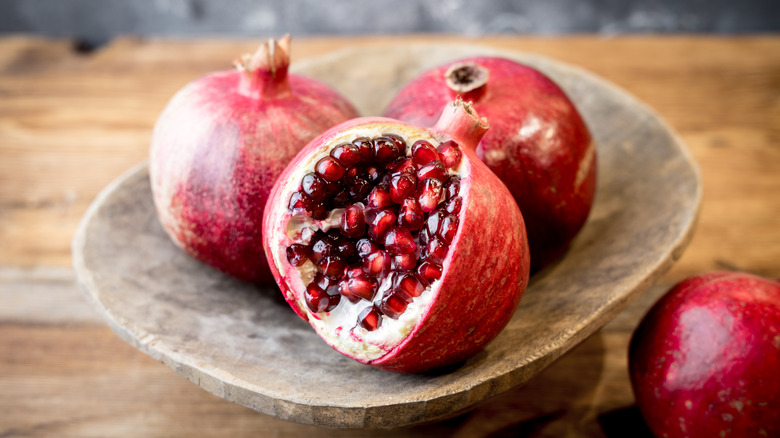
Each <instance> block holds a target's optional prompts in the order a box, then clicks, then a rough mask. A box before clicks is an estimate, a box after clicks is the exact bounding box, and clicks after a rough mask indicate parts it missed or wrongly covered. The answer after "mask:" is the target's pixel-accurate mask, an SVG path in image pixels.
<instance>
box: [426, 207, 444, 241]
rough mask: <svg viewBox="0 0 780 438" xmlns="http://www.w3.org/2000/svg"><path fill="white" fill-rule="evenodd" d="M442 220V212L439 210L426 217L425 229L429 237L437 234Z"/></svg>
mask: <svg viewBox="0 0 780 438" xmlns="http://www.w3.org/2000/svg"><path fill="white" fill-rule="evenodd" d="M442 219H444V212H442V211H441V210H436V211H435V212H433V213H431V215H430V216H428V220H427V221H426V222H425V229H426V230H427V231H428V235H429V237H433V236H435V235H436V233H438V232H439V226H440V225H441V220H442Z"/></svg>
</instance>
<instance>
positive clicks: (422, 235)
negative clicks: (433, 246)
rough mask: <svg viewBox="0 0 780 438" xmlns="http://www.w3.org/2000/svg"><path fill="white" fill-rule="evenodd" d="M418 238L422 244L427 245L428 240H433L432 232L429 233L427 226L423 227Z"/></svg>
mask: <svg viewBox="0 0 780 438" xmlns="http://www.w3.org/2000/svg"><path fill="white" fill-rule="evenodd" d="M417 240H419V241H420V246H421V247H422V246H425V245H427V244H428V242H429V241H430V240H431V234H430V233H428V229H427V228H423V229H422V230H420V234H419V235H418V236H417Z"/></svg>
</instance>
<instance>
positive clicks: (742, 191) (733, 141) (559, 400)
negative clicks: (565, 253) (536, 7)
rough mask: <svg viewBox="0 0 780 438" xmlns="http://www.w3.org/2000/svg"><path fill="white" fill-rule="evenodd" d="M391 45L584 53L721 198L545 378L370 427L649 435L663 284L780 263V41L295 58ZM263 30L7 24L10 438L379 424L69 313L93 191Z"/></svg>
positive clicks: (2, 76)
mask: <svg viewBox="0 0 780 438" xmlns="http://www.w3.org/2000/svg"><path fill="white" fill-rule="evenodd" d="M377 42H382V43H387V42H394V43H398V44H406V43H409V42H468V43H479V44H487V45H490V46H493V47H496V48H503V49H509V50H519V51H527V52H534V53H538V54H541V55H544V56H548V57H551V58H554V59H558V60H561V61H564V62H567V63H571V64H575V65H579V66H581V67H583V68H585V69H587V70H589V71H591V72H593V73H595V74H597V75H599V76H601V77H603V78H605V79H607V80H609V81H611V82H613V83H616V84H617V85H619V86H621V87H623V88H624V89H626V90H627V91H628V92H630V93H631V94H633V95H634V96H636V97H637V98H639V99H640V100H642V101H644V102H645V103H646V104H648V105H649V106H650V107H652V108H653V109H654V110H655V111H656V112H657V113H658V114H660V115H661V116H662V117H663V118H665V119H666V120H667V122H669V124H670V125H671V126H672V127H673V128H674V129H676V130H677V132H678V133H679V135H680V136H681V137H682V139H683V140H684V141H685V143H686V144H687V145H688V147H689V149H690V150H691V151H692V153H693V155H694V157H695V159H696V160H697V162H698V163H699V165H700V168H701V172H702V176H703V182H704V198H703V203H702V209H701V214H700V219H699V224H698V227H697V232H696V235H695V236H694V238H693V241H692V242H691V245H690V246H689V248H688V249H687V250H686V252H685V253H684V254H683V257H682V258H681V259H680V260H679V261H678V263H677V264H676V265H675V266H674V267H673V268H672V269H671V270H670V271H669V272H668V273H667V274H666V275H665V276H664V277H663V278H662V281H661V283H660V285H659V287H658V288H654V289H652V290H651V291H650V292H648V293H646V294H644V295H643V296H642V297H641V299H640V301H639V302H637V303H635V304H634V305H632V306H631V307H630V308H629V309H627V310H626V311H625V312H623V313H622V314H621V315H620V316H619V317H618V319H616V320H614V321H613V322H612V323H610V324H609V325H607V326H606V327H605V328H604V329H602V330H601V331H600V332H598V334H597V335H594V336H593V337H591V338H589V339H588V340H587V341H586V342H585V343H583V344H582V345H580V347H578V348H577V349H575V350H574V351H572V352H571V353H569V354H568V355H566V356H565V357H563V358H562V359H561V360H559V361H558V362H556V363H555V364H553V365H552V366H551V367H550V368H548V369H547V370H546V371H545V372H543V373H542V374H541V375H539V376H537V378H535V379H534V380H532V381H531V382H529V383H528V384H527V385H525V386H523V387H520V388H517V389H515V390H513V391H511V392H510V393H508V394H507V395H506V397H503V396H502V397H501V398H499V399H495V400H492V401H489V402H488V403H487V404H485V405H483V406H481V407H480V408H478V409H477V410H475V411H473V412H472V413H470V414H469V415H467V416H464V417H459V418H457V419H454V420H450V421H447V422H444V423H437V424H436V425H432V426H425V427H420V428H413V429H404V430H401V431H388V432H379V433H373V434H372V435H371V436H422V435H428V436H459V437H465V436H516V435H521V436H522V435H527V436H562V435H564V436H566V435H568V436H625V435H626V433H623V434H620V433H619V432H620V430H623V431H625V430H626V429H621V427H625V426H626V425H628V426H630V427H632V428H633V429H631V430H634V431H635V430H636V429H635V428H636V425H637V424H640V425H641V421H640V420H639V419H638V417H637V415H636V412H635V411H634V410H633V409H632V408H631V406H632V404H633V397H632V395H631V392H630V387H629V385H628V377H627V374H626V365H625V351H626V345H627V342H628V338H629V336H630V332H631V330H633V327H635V326H636V324H637V322H638V320H639V318H640V317H641V315H642V314H643V313H644V312H645V311H646V309H647V307H648V306H649V305H650V304H651V303H652V302H653V300H654V298H657V297H658V296H659V295H660V293H661V292H662V291H663V290H664V289H665V288H666V287H668V286H669V285H670V284H671V283H673V282H676V281H678V280H680V279H682V278H683V277H685V276H686V275H690V274H693V273H696V272H701V271H705V270H710V269H716V268H724V267H727V268H734V269H743V270H749V271H752V272H756V273H759V274H763V275H769V276H774V277H780V266H779V265H778V263H777V260H780V227H778V226H777V223H778V222H777V217H778V216H779V215H780V197H778V196H777V193H778V191H780V176H778V175H780V172H778V170H780V169H779V168H778V164H777V163H778V162H780V160H778V159H779V158H780V148H778V146H777V145H778V144H780V37H777V36H766V37H760V36H759V37H735V38H723V37H717V38H708V37H619V38H602V37H596V36H577V37H566V38H532V37H503V38H484V39H479V40H467V39H462V38H454V37H421V36H405V37H393V38H379V37H377V38H355V39H339V38H328V39H299V40H297V41H296V42H295V44H296V45H295V47H294V51H293V62H296V61H299V60H303V59H306V58H308V57H312V56H315V55H319V54H322V53H325V52H328V51H333V50H337V49H340V48H344V47H348V46H356V45H357V46H360V45H368V44H376V43H377ZM257 44H259V41H256V40H253V41H250V40H239V41H235V40H234V41H214V40H206V41H155V40H152V41H144V40H138V39H134V38H124V39H119V40H116V41H114V42H113V43H111V44H110V45H109V46H107V47H106V48H104V49H102V50H100V51H98V52H95V53H92V54H89V55H83V54H78V53H77V52H75V51H74V50H72V46H71V44H70V43H69V42H67V41H61V40H44V39H36V38H28V37H3V38H2V39H0V269H1V270H2V275H0V303H2V307H3V312H0V331H2V334H0V388H1V389H2V391H0V392H2V395H0V412H1V413H0V436H14V437H15V436H87V437H91V436H106V435H110V436H138V435H145V436H191V435H193V434H195V433H197V434H198V435H200V436H225V435H227V436H249V435H252V436H257V435H269V436H300V435H302V434H311V435H314V436H366V435H365V434H363V433H362V432H351V431H350V432H346V433H345V432H344V431H338V432H336V431H332V430H329V429H319V428H315V427H313V426H302V425H299V424H295V423H289V422H284V421H281V420H276V419H273V418H271V417H268V416H265V415H262V414H257V413H255V412H254V411H251V410H249V409H246V408H243V407H240V406H237V405H234V404H231V403H228V402H226V401H224V400H222V399H220V398H217V397H214V396H211V395H210V394H208V393H206V392H205V391H203V390H201V389H200V388H198V387H196V386H195V385H192V384H191V383H189V382H187V381H185V380H184V379H182V378H181V377H179V376H178V375H176V374H175V373H172V372H171V371H170V370H169V369H168V368H167V367H165V366H163V365H161V364H159V363H157V362H155V361H154V360H152V359H150V358H148V357H147V356H145V355H143V354H142V353H139V352H137V351H136V350H134V349H132V348H131V347H129V346H128V345H126V344H125V343H123V342H122V341H120V340H119V339H117V338H116V336H115V335H114V334H113V333H111V332H110V330H109V329H108V328H106V327H104V326H103V325H102V323H99V322H98V318H97V317H96V316H94V315H93V316H91V317H90V316H84V315H88V314H90V310H89V308H88V307H84V308H81V310H77V309H74V310H72V312H73V313H72V315H76V316H74V317H72V318H70V319H69V318H68V317H67V315H68V314H69V313H66V314H65V315H63V312H57V311H56V310H55V309H57V308H61V306H62V304H61V303H62V302H63V301H61V300H62V299H63V298H64V297H71V298H72V299H73V300H81V299H83V298H81V294H80V293H79V292H78V291H77V290H76V288H75V286H73V279H72V277H69V276H68V274H69V269H68V267H69V266H70V263H71V259H70V247H69V246H70V240H71V238H72V236H73V232H74V230H75V229H76V226H77V224H78V221H79V219H80V218H81V216H82V215H83V213H84V211H85V210H86V208H87V205H88V204H89V202H90V201H91V200H92V199H93V198H94V197H95V195H96V194H97V192H98V191H99V190H100V189H101V188H102V187H104V186H105V185H106V184H107V183H108V182H110V181H111V180H113V179H114V178H115V177H116V176H117V175H119V174H120V173H121V172H123V171H125V170H126V169H129V168H130V167H132V166H133V165H135V164H136V163H138V162H139V161H141V160H143V159H144V158H145V156H146V153H147V149H148V140H149V135H150V130H151V126H152V125H153V123H154V120H155V118H156V117H157V115H158V114H159V112H160V111H161V110H162V107H163V105H164V104H165V102H166V101H167V100H168V99H169V98H170V96H171V95H172V94H173V92H174V91H175V90H177V89H178V88H179V87H181V86H182V85H183V84H184V83H185V82H187V81H189V80H192V79H194V78H196V77H198V76H199V75H201V74H204V73H206V72H208V71H211V70H215V69H223V68H228V66H229V62H230V60H232V59H233V57H234V56H235V55H236V54H238V53H241V52H245V51H251V50H253V49H254V48H255V46H256V45H257ZM58 272H59V274H58ZM53 278H54V279H53ZM56 278H59V280H57V279H56ZM47 305H48V306H49V307H47ZM76 307H78V306H76ZM80 312H83V315H81V316H77V315H78V314H79V313H80ZM48 315H53V316H52V317H51V319H49V318H48ZM632 436H633V435H632Z"/></svg>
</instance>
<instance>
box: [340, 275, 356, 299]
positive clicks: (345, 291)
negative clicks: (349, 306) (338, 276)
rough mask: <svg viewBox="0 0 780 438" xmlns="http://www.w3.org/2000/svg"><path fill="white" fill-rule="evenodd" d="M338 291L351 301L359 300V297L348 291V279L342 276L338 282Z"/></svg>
mask: <svg viewBox="0 0 780 438" xmlns="http://www.w3.org/2000/svg"><path fill="white" fill-rule="evenodd" d="M337 287H338V292H339V295H341V296H342V297H344V298H346V299H348V300H349V302H351V303H357V302H358V301H360V297H359V296H356V295H354V294H353V293H352V292H350V291H349V279H348V278H344V279H342V280H341V281H339V282H338V286H337Z"/></svg>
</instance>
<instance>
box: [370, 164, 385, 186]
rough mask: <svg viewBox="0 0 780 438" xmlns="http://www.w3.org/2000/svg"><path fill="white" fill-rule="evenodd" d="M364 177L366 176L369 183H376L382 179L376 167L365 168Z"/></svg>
mask: <svg viewBox="0 0 780 438" xmlns="http://www.w3.org/2000/svg"><path fill="white" fill-rule="evenodd" d="M366 176H368V180H369V181H371V182H372V183H376V182H377V181H379V178H381V177H382V172H381V171H380V170H379V168H378V167H376V166H368V167H366Z"/></svg>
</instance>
